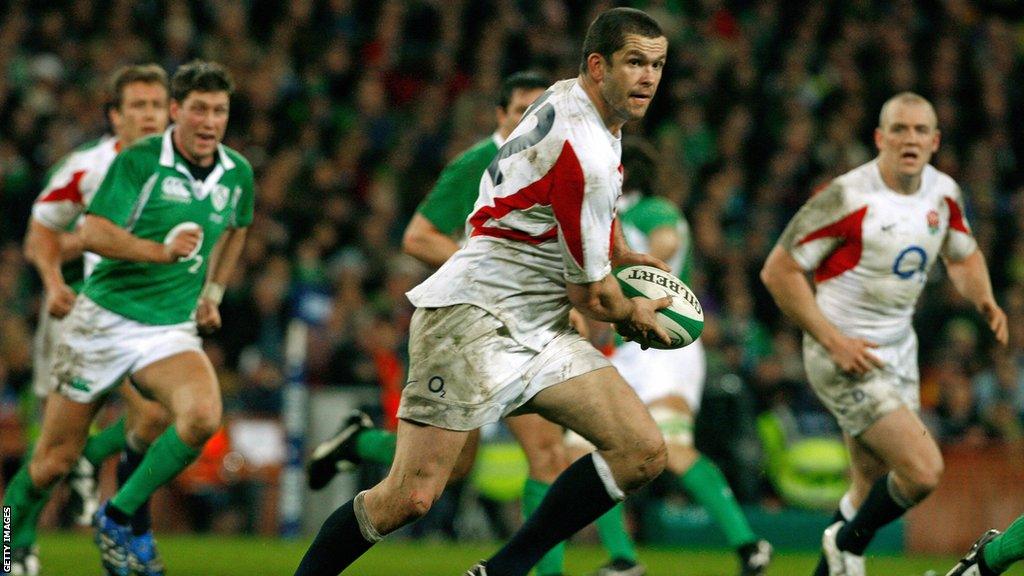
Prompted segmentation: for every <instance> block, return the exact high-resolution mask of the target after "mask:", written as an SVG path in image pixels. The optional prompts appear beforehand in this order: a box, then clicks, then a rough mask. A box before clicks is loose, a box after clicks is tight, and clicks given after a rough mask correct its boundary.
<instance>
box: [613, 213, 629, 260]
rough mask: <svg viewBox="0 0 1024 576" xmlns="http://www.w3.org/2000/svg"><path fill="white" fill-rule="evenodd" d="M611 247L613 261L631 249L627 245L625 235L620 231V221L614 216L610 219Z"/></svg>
mask: <svg viewBox="0 0 1024 576" xmlns="http://www.w3.org/2000/svg"><path fill="white" fill-rule="evenodd" d="M612 229H613V230H612V249H611V260H612V262H613V263H614V262H615V261H617V260H620V259H622V257H623V256H625V255H626V254H629V253H630V252H632V251H633V249H632V248H630V247H629V243H627V242H626V236H625V234H623V233H622V222H619V219H618V218H616V219H615V220H613V221H612Z"/></svg>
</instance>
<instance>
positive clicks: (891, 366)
mask: <svg viewBox="0 0 1024 576" xmlns="http://www.w3.org/2000/svg"><path fill="white" fill-rule="evenodd" d="M803 347H804V368H805V369H806V371H807V380H808V381H809V382H810V384H811V388H813V389H814V393H815V394H816V395H817V396H818V398H819V399H821V402H822V403H823V404H824V405H825V407H826V408H828V410H829V412H831V413H832V415H834V416H835V417H836V420H837V421H838V422H839V427H840V428H842V429H843V431H844V432H846V433H847V434H849V435H851V436H857V435H859V434H860V433H861V432H863V431H865V430H867V429H868V428H869V427H870V426H871V425H872V424H874V423H875V422H877V421H878V420H879V419H880V418H882V417H883V416H885V415H886V414H889V413H890V412H894V411H895V410H897V409H898V408H899V407H900V406H906V407H907V408H909V409H911V410H913V411H915V412H916V411H917V410H918V409H919V408H920V407H921V386H920V380H921V379H920V376H919V374H918V367H917V335H916V334H914V331H913V330H910V331H908V333H907V336H906V337H904V338H903V339H902V340H900V341H898V342H895V343H892V344H887V345H883V346H879V347H878V348H872V349H871V353H872V354H874V355H875V356H877V357H878V358H879V359H881V360H882V362H883V363H884V364H885V367H884V368H878V369H875V370H872V371H871V372H869V373H867V374H865V375H864V376H854V375H852V374H848V373H845V372H842V371H840V370H839V368H838V367H837V366H836V365H835V363H834V362H832V359H831V358H830V357H829V355H828V351H827V350H825V348H824V347H823V346H822V345H821V344H819V343H818V341H817V340H815V339H814V338H812V337H811V336H808V335H807V334H804V345H803Z"/></svg>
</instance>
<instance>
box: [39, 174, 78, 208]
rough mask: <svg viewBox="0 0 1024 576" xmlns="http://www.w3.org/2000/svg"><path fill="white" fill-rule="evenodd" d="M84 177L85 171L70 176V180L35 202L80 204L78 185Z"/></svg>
mask: <svg viewBox="0 0 1024 576" xmlns="http://www.w3.org/2000/svg"><path fill="white" fill-rule="evenodd" d="M83 176H85V170H79V171H77V172H75V173H73V174H72V175H71V180H70V181H69V182H68V183H67V184H65V185H63V186H61V187H59V188H54V189H52V190H49V191H47V192H45V193H44V194H43V195H42V196H40V197H39V199H38V200H37V202H75V203H77V204H82V191H81V189H80V188H79V183H80V182H81V181H82V177H83Z"/></svg>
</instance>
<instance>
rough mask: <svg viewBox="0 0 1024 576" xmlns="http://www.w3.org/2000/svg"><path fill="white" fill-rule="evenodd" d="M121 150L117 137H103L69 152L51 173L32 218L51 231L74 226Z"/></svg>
mask: <svg viewBox="0 0 1024 576" xmlns="http://www.w3.org/2000/svg"><path fill="white" fill-rule="evenodd" d="M120 149H121V146H120V144H119V142H118V140H117V138H115V137H113V136H106V137H104V138H101V139H99V140H96V141H93V142H91V143H89V144H86V145H84V146H82V147H81V148H78V149H77V150H75V151H74V152H72V153H71V154H68V156H67V157H66V158H64V160H63V161H62V162H61V163H60V164H58V165H57V166H56V167H54V169H53V170H52V172H51V173H50V175H49V178H48V180H47V182H46V187H45V188H43V191H42V192H40V193H39V196H38V197H37V198H36V201H35V204H33V205H32V217H33V218H35V219H36V220H37V221H39V222H40V223H41V224H43V225H45V226H46V227H47V228H51V229H53V230H59V231H70V230H72V229H74V226H75V224H76V223H77V221H78V218H79V216H81V215H82V213H83V212H85V207H86V206H88V205H89V202H90V201H92V197H93V196H94V195H95V194H96V190H97V189H98V188H99V187H100V182H103V177H104V176H106V175H107V170H108V169H109V168H110V164H111V163H112V162H113V161H114V158H115V157H116V156H117V153H118V152H119V151H120Z"/></svg>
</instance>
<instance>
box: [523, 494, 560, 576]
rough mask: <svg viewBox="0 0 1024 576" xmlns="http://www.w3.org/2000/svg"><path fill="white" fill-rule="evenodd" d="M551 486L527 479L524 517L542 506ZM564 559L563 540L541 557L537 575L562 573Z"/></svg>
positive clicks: (524, 495)
mask: <svg viewBox="0 0 1024 576" xmlns="http://www.w3.org/2000/svg"><path fill="white" fill-rule="evenodd" d="M550 487H551V485H550V484H545V483H543V482H538V481H537V480H534V479H533V478H527V479H526V485H525V486H523V518H529V517H530V515H531V514H533V512H534V511H535V510H536V509H537V507H538V506H540V501H541V500H543V499H544V495H545V494H547V493H548V488H550ZM564 560H565V543H564V542H562V543H559V544H558V546H555V547H554V548H552V549H551V551H549V552H548V553H547V554H545V555H544V557H543V558H541V559H540V562H538V563H537V566H536V568H535V570H536V572H535V574H537V576H551V575H553V574H561V573H562V565H563V563H564Z"/></svg>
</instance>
